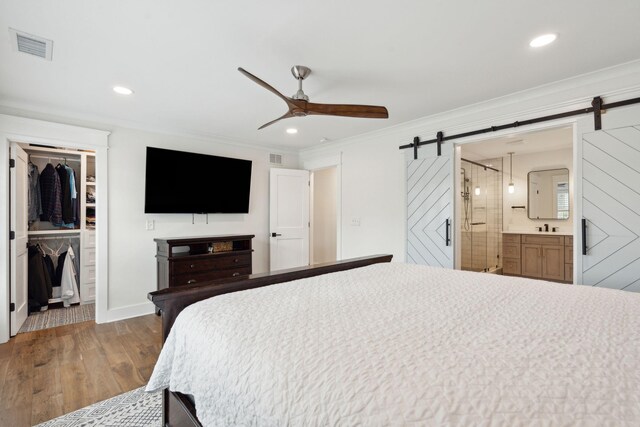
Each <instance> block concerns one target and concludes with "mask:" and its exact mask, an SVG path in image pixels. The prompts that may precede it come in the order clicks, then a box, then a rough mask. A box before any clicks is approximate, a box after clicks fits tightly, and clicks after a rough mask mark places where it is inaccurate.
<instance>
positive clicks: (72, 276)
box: [56, 245, 80, 307]
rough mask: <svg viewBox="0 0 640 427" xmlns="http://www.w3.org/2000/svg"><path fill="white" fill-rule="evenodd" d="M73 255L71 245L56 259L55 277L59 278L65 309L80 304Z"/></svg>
mask: <svg viewBox="0 0 640 427" xmlns="http://www.w3.org/2000/svg"><path fill="white" fill-rule="evenodd" d="M75 257H76V256H75V253H74V251H73V248H72V247H71V245H69V247H68V248H67V251H66V252H64V253H62V254H60V258H58V271H57V272H56V273H57V274H56V275H57V276H58V277H60V290H61V293H62V294H61V298H62V303H63V304H64V306H65V307H69V306H70V305H71V304H77V303H79V302H80V292H79V291H78V276H77V275H76V268H75V265H74V260H75Z"/></svg>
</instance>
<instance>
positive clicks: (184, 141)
mask: <svg viewBox="0 0 640 427" xmlns="http://www.w3.org/2000/svg"><path fill="white" fill-rule="evenodd" d="M3 110H4V112H6V113H7V112H8V113H11V114H13V115H7V116H0V119H2V118H3V117H4V118H6V120H4V119H2V120H0V125H1V126H0V136H2V138H0V147H1V148H3V149H2V150H0V160H5V161H3V162H2V164H0V174H1V175H2V176H3V177H4V176H7V177H8V173H9V171H8V160H7V158H8V143H7V138H8V137H9V136H10V135H11V133H10V132H11V131H9V133H7V135H6V136H5V135H4V134H3V133H2V131H3V130H4V129H9V128H10V127H11V126H13V122H16V123H18V124H19V125H20V129H26V130H25V131H21V133H20V135H34V136H37V137H38V138H39V139H38V140H37V141H36V142H41V141H45V140H46V138H47V137H48V138H49V139H50V140H46V141H45V142H46V143H50V144H51V145H54V146H55V145H56V143H57V141H65V144H67V145H69V144H71V145H69V146H81V147H84V146H90V147H93V144H98V143H97V142H95V141H94V140H93V139H95V137H93V135H94V134H95V135H98V136H101V135H103V136H102V137H103V138H104V141H105V142H104V148H103V151H101V152H100V153H102V155H103V157H104V158H107V157H108V166H107V167H106V169H107V172H108V177H109V178H108V187H109V192H108V198H106V197H104V195H103V196H100V193H98V197H99V198H100V199H99V203H100V201H102V203H100V205H101V206H104V207H105V211H106V208H108V227H104V225H103V226H102V228H100V229H99V230H104V231H105V232H106V231H108V239H106V238H105V239H101V241H104V240H107V241H108V257H107V256H105V257H104V259H105V264H106V265H108V269H107V271H106V274H101V273H99V274H101V276H100V277H98V279H99V280H102V279H101V277H103V278H106V280H105V283H104V287H103V289H102V290H101V289H98V294H103V295H104V298H103V299H102V301H106V304H104V305H105V306H106V310H104V312H102V311H99V313H98V314H101V316H100V318H99V321H111V320H117V319H122V318H127V317H133V316H137V315H141V314H145V313H150V312H152V311H153V308H152V305H151V303H150V302H149V301H148V300H147V293H148V292H150V291H153V290H155V289H156V280H157V278H156V261H155V253H156V248H155V244H154V242H153V239H154V238H156V237H181V236H193V235H214V234H238V233H241V234H255V235H256V237H255V239H254V241H253V247H254V250H255V252H254V254H253V271H254V272H255V273H258V272H264V271H267V270H268V268H269V247H268V232H269V223H268V220H269V218H268V215H269V186H268V185H269V167H270V165H269V163H268V160H269V153H270V152H275V153H279V154H282V157H283V164H282V167H289V168H296V167H297V166H298V156H297V155H294V154H292V153H291V152H286V151H283V150H281V149H276V150H269V149H268V148H260V147H254V146H249V145H240V144H237V143H229V142H226V141H218V140H214V139H205V138H199V137H190V136H177V135H166V134H164V135H163V134H157V133H152V132H148V131H140V130H132V129H125V128H112V129H111V134H110V136H109V138H108V145H109V149H108V150H107V148H106V145H107V138H106V134H107V133H106V132H102V131H99V132H96V131H93V130H91V129H88V127H96V128H97V127H102V128H105V127H107V128H108V126H104V125H102V126H101V125H99V124H95V123H84V122H82V121H79V120H74V119H65V118H60V117H53V116H47V115H46V114H40V113H32V112H27V111H19V112H16V111H6V109H3V108H0V112H3ZM18 116H22V117H25V118H27V119H26V120H25V119H22V118H21V117H18ZM30 119H38V120H30ZM3 120H4V121H3ZM42 120H47V121H42ZM5 122H7V123H8V124H6V123H5ZM59 123H64V124H70V125H72V126H66V125H64V124H59ZM9 124H10V125H11V126H9ZM77 126H84V127H77ZM14 127H15V126H14ZM5 133H6V132H5ZM87 135H88V136H87ZM92 138H93V139H92ZM21 140H23V141H25V142H28V141H29V139H28V138H27V139H24V138H21ZM74 144H75V145H74ZM147 146H153V147H160V148H169V149H175V150H182V151H193V152H198V153H204V154H213V155H220V156H226V157H237V158H243V159H248V160H252V161H253V168H252V178H251V198H250V205H249V214H245V215H223V214H218V215H209V223H208V224H206V223H205V221H206V217H205V216H204V215H196V217H195V224H192V217H191V215H173V214H172V215H145V214H144V185H145V156H146V147H147ZM100 153H99V154H98V155H99V156H100ZM101 158H102V157H101ZM98 162H99V165H100V159H98ZM98 181H99V183H100V184H99V187H98V191H101V190H102V188H104V187H103V184H102V183H103V182H105V181H107V180H103V179H98ZM1 185H2V191H1V192H0V199H2V200H3V201H4V200H6V201H7V202H6V203H4V202H3V204H2V206H3V207H2V209H0V228H2V230H3V234H4V235H8V232H9V231H8V230H9V210H8V209H9V208H8V198H7V194H8V182H7V180H5V179H2V181H1ZM200 185H201V187H202V191H203V194H206V191H207V187H209V186H211V185H215V184H214V183H200ZM104 203H106V205H104ZM100 209H102V208H100ZM102 217H103V218H104V217H105V215H103V216H102ZM148 219H149V220H154V221H155V230H153V231H147V230H146V229H145V225H146V221H147V220H148ZM98 221H100V213H99V212H98ZM98 226H99V227H100V223H98ZM6 243H7V242H5V241H0V263H1V265H3V266H4V267H2V268H0V342H4V341H6V340H7V339H8V338H9V336H8V333H9V332H8V320H9V313H8V310H6V308H7V307H8V306H9V303H8V301H9V274H8V270H9V268H8V266H9V251H8V244H6ZM106 253H107V251H105V254H106ZM102 256H103V255H100V257H102ZM103 291H104V292H103ZM98 305H99V306H101V307H102V305H103V303H102V302H100V303H99V304H98Z"/></svg>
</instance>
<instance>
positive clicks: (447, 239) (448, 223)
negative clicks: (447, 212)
mask: <svg viewBox="0 0 640 427" xmlns="http://www.w3.org/2000/svg"><path fill="white" fill-rule="evenodd" d="M450 228H451V220H450V219H449V218H447V220H446V221H445V243H444V244H445V246H451V236H450V234H449V229H450Z"/></svg>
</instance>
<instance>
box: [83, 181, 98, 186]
mask: <svg viewBox="0 0 640 427" xmlns="http://www.w3.org/2000/svg"><path fill="white" fill-rule="evenodd" d="M85 184H87V185H96V182H95V181H93V182H92V181H87V182H85Z"/></svg>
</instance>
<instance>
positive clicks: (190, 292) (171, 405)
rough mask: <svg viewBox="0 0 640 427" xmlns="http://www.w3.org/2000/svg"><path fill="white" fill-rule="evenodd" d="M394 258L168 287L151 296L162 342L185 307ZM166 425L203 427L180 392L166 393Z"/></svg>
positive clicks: (191, 405)
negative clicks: (236, 293) (228, 280)
mask: <svg viewBox="0 0 640 427" xmlns="http://www.w3.org/2000/svg"><path fill="white" fill-rule="evenodd" d="M391 258H393V255H372V256H368V257H362V258H352V259H347V260H344V261H336V262H331V263H325V264H317V265H311V266H307V267H299V268H292V269H288V270H278V271H272V272H269V273H261V274H252V275H250V276H247V277H246V278H244V279H240V280H237V281H234V282H226V283H220V282H219V281H218V282H216V281H213V282H208V283H199V284H197V285H190V286H182V287H177V288H167V289H162V290H159V291H155V292H151V293H149V296H148V297H149V299H150V300H151V301H152V302H153V303H154V304H155V305H156V308H157V310H158V311H159V312H160V314H161V316H162V334H163V342H164V340H166V339H167V336H168V335H169V331H170V330H171V326H173V323H174V322H175V320H176V317H177V316H178V314H180V312H181V311H182V310H184V308H186V307H188V306H190V305H191V304H193V303H196V302H198V301H202V300H204V299H207V298H211V297H215V296H217V295H222V294H227V293H230V292H238V291H243V290H247V289H253V288H260V287H263V286H269V285H274V284H276V283H284V282H290V281H292V280H298V279H304V278H307V277H313V276H319V275H321V274H327V273H334V272H337V271H344V270H351V269H353V268H359V267H365V266H368V265H371V264H378V263H382V262H390V261H391ZM162 400H163V403H162V404H163V419H164V420H163V425H164V426H200V425H201V424H200V423H199V421H198V419H197V417H196V415H195V408H194V406H193V403H192V402H191V401H190V400H189V399H188V398H187V396H184V395H183V394H181V393H174V392H169V391H167V390H165V391H164V393H163V399H162Z"/></svg>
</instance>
